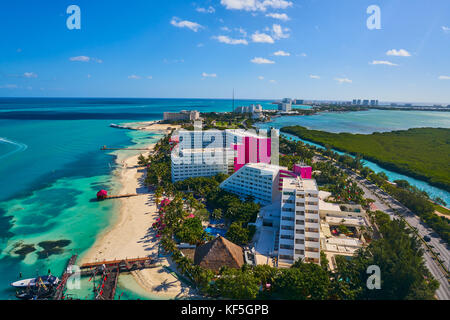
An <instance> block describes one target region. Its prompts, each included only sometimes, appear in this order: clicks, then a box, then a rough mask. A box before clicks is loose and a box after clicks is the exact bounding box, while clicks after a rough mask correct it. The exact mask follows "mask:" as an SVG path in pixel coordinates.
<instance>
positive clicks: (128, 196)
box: [101, 193, 143, 200]
mask: <svg viewBox="0 0 450 320" xmlns="http://www.w3.org/2000/svg"><path fill="white" fill-rule="evenodd" d="M139 195H143V193H141V194H138V193H130V194H122V195H118V196H106V197H105V198H104V199H101V200H110V199H121V198H131V197H137V196H139Z"/></svg>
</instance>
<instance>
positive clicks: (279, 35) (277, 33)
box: [272, 24, 290, 39]
mask: <svg viewBox="0 0 450 320" xmlns="http://www.w3.org/2000/svg"><path fill="white" fill-rule="evenodd" d="M286 32H289V29H288V28H283V27H281V26H280V25H279V24H274V25H273V26H272V34H273V37H274V38H275V39H285V38H289V36H290V35H289V34H288V33H286Z"/></svg>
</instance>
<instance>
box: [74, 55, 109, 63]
mask: <svg viewBox="0 0 450 320" xmlns="http://www.w3.org/2000/svg"><path fill="white" fill-rule="evenodd" d="M69 60H70V61H77V62H91V61H93V62H97V63H102V62H103V60H101V59H97V58H93V57H88V56H76V57H70V58H69Z"/></svg>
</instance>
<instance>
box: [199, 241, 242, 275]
mask: <svg viewBox="0 0 450 320" xmlns="http://www.w3.org/2000/svg"><path fill="white" fill-rule="evenodd" d="M194 263H195V264H196V265H200V266H201V267H203V268H207V269H211V270H213V271H216V272H218V271H219V270H220V268H222V267H223V266H227V267H229V268H241V267H242V266H243V265H244V250H243V249H242V248H241V247H240V246H238V245H236V244H234V243H233V242H231V241H229V240H227V239H225V238H224V237H221V236H219V237H217V238H215V239H214V240H212V241H210V242H208V243H206V244H204V245H202V246H199V247H197V248H196V249H195V255H194Z"/></svg>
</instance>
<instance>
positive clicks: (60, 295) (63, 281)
mask: <svg viewBox="0 0 450 320" xmlns="http://www.w3.org/2000/svg"><path fill="white" fill-rule="evenodd" d="M77 257H78V255H72V257H70V259H69V261H68V262H67V265H66V268H65V269H64V273H63V275H62V276H61V282H60V284H59V285H58V287H57V288H56V290H55V294H54V296H53V299H54V300H62V299H63V297H64V291H65V289H66V284H67V280H68V279H69V277H70V276H71V275H72V273H73V272H72V271H73V270H72V267H73V266H75V262H76V261H77Z"/></svg>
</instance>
